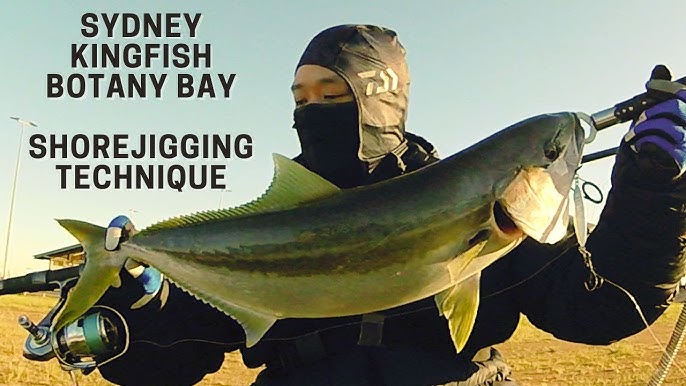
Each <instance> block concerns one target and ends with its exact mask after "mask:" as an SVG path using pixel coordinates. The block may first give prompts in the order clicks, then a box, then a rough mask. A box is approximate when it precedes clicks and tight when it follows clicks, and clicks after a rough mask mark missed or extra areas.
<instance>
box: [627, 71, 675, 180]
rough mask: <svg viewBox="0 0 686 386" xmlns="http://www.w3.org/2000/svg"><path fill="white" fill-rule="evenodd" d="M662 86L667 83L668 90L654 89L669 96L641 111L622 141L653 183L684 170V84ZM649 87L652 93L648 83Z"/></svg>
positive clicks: (673, 178) (673, 176)
mask: <svg viewBox="0 0 686 386" xmlns="http://www.w3.org/2000/svg"><path fill="white" fill-rule="evenodd" d="M656 70H657V68H656ZM656 72H657V71H655V70H654V71H653V74H655V73H656ZM667 76H669V75H667ZM661 86H668V87H665V89H667V90H668V91H665V89H663V90H653V91H655V92H658V93H660V94H662V95H663V96H664V95H667V96H669V97H671V98H670V99H668V100H666V101H664V102H661V103H659V104H657V105H655V106H653V107H651V108H649V109H647V110H646V111H644V112H643V113H642V114H641V115H640V116H639V117H638V119H636V120H635V121H634V122H633V123H632V124H631V127H630V129H629V132H628V133H627V134H626V135H625V136H624V140H623V141H624V143H625V144H626V145H628V146H629V147H630V148H631V150H633V152H634V153H635V154H636V155H637V163H638V166H639V168H641V170H642V171H643V172H644V173H646V175H647V176H650V178H651V179H653V180H654V182H669V181H670V180H675V179H677V178H679V177H681V176H682V175H683V174H684V171H685V170H686V86H685V85H682V84H680V83H675V82H662V84H661ZM648 89H649V92H651V82H649V83H648Z"/></svg>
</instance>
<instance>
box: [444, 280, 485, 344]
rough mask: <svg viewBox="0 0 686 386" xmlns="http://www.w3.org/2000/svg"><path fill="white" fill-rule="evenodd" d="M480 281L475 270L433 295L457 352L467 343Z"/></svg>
mask: <svg viewBox="0 0 686 386" xmlns="http://www.w3.org/2000/svg"><path fill="white" fill-rule="evenodd" d="M480 281H481V272H477V273H476V274H474V275H472V276H470V277H468V278H467V279H466V280H464V281H462V282H460V283H458V284H456V285H455V286H454V287H451V288H448V289H447V290H445V291H443V292H439V293H438V294H436V296H435V297H434V299H435V300H436V305H437V306H438V310H439V312H440V313H441V314H443V316H445V318H446V319H448V327H449V329H450V337H451V338H452V339H453V344H454V345H455V350H456V351H457V352H458V353H459V352H460V351H462V349H463V348H464V346H465V344H467V340H468V339H469V335H471V333H472V329H473V328H474V322H475V321H476V312H477V310H478V309H479V283H480Z"/></svg>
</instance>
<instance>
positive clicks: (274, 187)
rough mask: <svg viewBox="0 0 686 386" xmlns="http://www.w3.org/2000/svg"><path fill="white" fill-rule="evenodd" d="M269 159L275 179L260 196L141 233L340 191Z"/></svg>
mask: <svg viewBox="0 0 686 386" xmlns="http://www.w3.org/2000/svg"><path fill="white" fill-rule="evenodd" d="M272 156H273V159H274V178H273V179H272V183H271V184H270V185H269V188H267V191H266V192H264V194H262V196H260V197H258V198H256V199H255V200H253V201H250V202H248V203H246V204H243V205H240V206H237V207H234V208H228V209H219V210H210V211H204V212H198V213H194V214H190V215H186V216H180V217H174V218H171V219H168V220H165V221H162V222H159V223H157V224H153V225H151V226H149V227H147V228H145V229H144V230H142V231H141V232H140V233H141V234H143V233H147V232H149V231H154V230H159V229H165V228H177V227H183V226H188V225H192V224H196V223H199V222H205V221H214V220H223V219H226V218H230V217H239V216H246V215H251V214H255V213H265V212H272V211H277V210H286V209H291V208H294V207H296V206H299V205H303V204H305V203H308V202H312V201H316V200H319V199H322V198H325V197H329V196H333V195H335V194H337V193H339V192H340V191H341V189H340V188H339V187H337V186H336V185H334V184H332V183H331V182H329V181H327V180H326V179H324V178H323V177H321V176H319V175H318V174H316V173H313V172H311V171H309V170H307V168H305V167H304V166H302V165H300V164H299V163H297V162H295V161H293V160H291V159H289V158H287V157H284V156H282V155H280V154H276V153H274V154H273V155H272Z"/></svg>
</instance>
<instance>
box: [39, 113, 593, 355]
mask: <svg viewBox="0 0 686 386" xmlns="http://www.w3.org/2000/svg"><path fill="white" fill-rule="evenodd" d="M456 135H457V134H456ZM583 142H584V132H583V129H582V128H581V126H580V124H579V121H578V119H577V117H576V116H575V115H574V114H571V113H559V114H552V115H542V116H538V117H534V118H531V119H528V120H526V121H523V122H520V123H518V124H515V125H513V126H511V127H509V128H507V129H504V130H502V131H500V132H498V133H496V134H494V135H492V136H491V137H489V138H487V139H485V140H483V141H481V142H479V143H477V144H475V145H473V146H471V147H469V148H468V149H466V150H463V151H461V152H460V153H457V154H455V155H453V156H451V157H449V158H446V159H444V160H442V161H440V162H437V163H435V164H432V165H430V166H427V167H425V168H423V169H420V170H418V171H415V172H412V173H408V174H406V175H403V176H401V177H398V178H394V179H391V180H387V181H384V182H381V183H377V184H374V185H370V186H364V187H359V188H354V189H347V190H340V189H339V188H337V187H336V186H334V185H332V184H331V183H329V182H327V181H326V180H324V179H322V178H321V177H319V176H318V175H316V174H313V173H311V172H309V171H308V170H307V169H305V168H303V167H302V166H300V165H299V164H297V163H295V162H293V161H291V160H289V159H287V158H285V157H283V156H278V155H275V156H274V161H275V176H274V179H273V181H272V184H271V185H270V187H269V189H268V190H267V191H266V192H265V193H264V194H263V195H262V196H261V197H260V198H258V199H256V200H254V201H252V202H250V203H248V204H245V205H242V206H239V207H236V208H232V209H224V210H216V211H208V212H201V213H196V214H193V215H188V216H182V217H177V218H173V219H170V220H167V221H163V222H160V223H157V224H155V225H152V226H150V227H148V228H146V229H144V230H142V231H141V232H139V233H137V234H135V235H134V236H133V237H131V238H130V239H129V240H128V241H126V242H124V243H122V245H121V248H120V249H119V250H117V251H114V252H108V251H106V250H105V249H104V235H105V229H104V228H102V227H98V226H95V225H92V224H88V223H84V222H80V221H75V220H58V221H59V223H60V224H61V225H62V226H63V227H65V228H66V229H67V230H68V231H69V232H71V233H72V234H73V235H74V236H75V237H76V238H77V239H78V240H79V241H80V242H81V244H82V245H83V248H84V250H85V251H86V267H85V269H84V271H83V273H82V274H81V277H80V279H79V281H78V283H77V284H76V286H75V288H74V289H73V292H72V293H71V294H70V295H69V297H68V299H67V303H66V305H65V307H64V309H63V310H62V312H61V313H60V314H59V316H58V318H57V320H56V321H55V323H53V330H55V331H57V330H59V329H60V328H61V327H63V326H65V325H66V324H67V323H69V322H71V321H73V320H74V319H75V318H77V317H78V316H80V315H81V314H82V313H83V312H85V311H86V310H87V309H88V308H90V307H91V306H92V305H93V304H94V303H95V302H96V301H97V300H98V299H99V298H100V297H101V296H102V294H103V293H104V292H105V290H106V289H107V288H108V287H109V286H110V285H112V284H114V283H116V282H117V281H118V280H119V276H118V275H119V273H120V270H121V268H122V266H124V263H125V262H126V260H127V259H129V258H130V259H134V260H136V261H138V262H141V263H144V264H148V265H151V266H154V267H156V268H157V269H159V270H160V271H161V272H162V273H164V275H166V276H167V277H168V278H169V279H170V280H172V281H173V282H174V283H176V284H177V285H178V286H179V287H181V288H182V289H184V290H186V291H188V292H189V293H191V294H192V295H194V296H196V297H197V298H198V299H200V300H202V301H204V302H206V303H208V304H210V305H212V306H214V307H216V308H218V309H220V310H222V311H223V312H225V313H226V314H228V315H230V316H232V317H233V318H235V319H236V320H237V321H238V322H239V323H240V324H241V325H242V326H243V328H244V330H245V334H246V338H247V340H246V344H247V346H248V347H250V346H252V345H254V344H255V343H256V342H257V341H258V340H259V339H260V338H261V337H262V336H263V335H264V334H265V333H266V331H267V330H268V329H269V328H270V327H271V326H272V325H273V324H274V322H275V321H276V320H277V319H283V318H318V317H332V316H343V315H354V314H363V313H369V312H373V311H378V310H384V309H388V308H391V307H395V306H398V305H402V304H406V303H410V302H413V301H416V300H419V299H422V298H425V297H428V296H431V295H436V297H435V299H436V302H437V305H438V307H439V310H440V311H441V312H442V313H443V314H444V315H445V316H446V318H448V320H449V327H450V330H451V335H452V337H453V341H454V344H455V347H456V349H457V350H458V351H460V350H461V349H462V348H463V346H464V344H465V343H466V341H467V338H468V337H469V334H470V332H471V330H472V326H473V323H474V320H475V318H476V310H477V307H478V300H479V277H480V271H481V270H482V269H483V268H485V267H486V266H488V265H489V264H491V263H492V262H493V261H495V260H496V259H497V258H499V257H501V256H502V255H504V254H506V253H507V252H509V251H510V250H511V249H512V248H514V247H515V246H516V245H517V244H519V243H520V242H521V240H522V239H523V238H524V237H526V235H528V236H531V237H533V238H535V239H536V240H538V241H540V242H548V243H552V242H556V241H558V240H559V239H561V238H562V237H563V235H564V234H565V232H566V229H567V226H566V225H567V224H566V223H567V212H568V208H567V205H566V202H567V197H568V193H569V190H570V186H571V183H572V180H573V177H574V174H575V171H576V169H577V168H578V166H579V163H580V160H581V153H582V147H583Z"/></svg>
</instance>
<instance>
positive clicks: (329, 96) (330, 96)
mask: <svg viewBox="0 0 686 386" xmlns="http://www.w3.org/2000/svg"><path fill="white" fill-rule="evenodd" d="M348 95H350V94H348V93H345V94H334V95H324V99H338V98H343V97H347V96H348Z"/></svg>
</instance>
